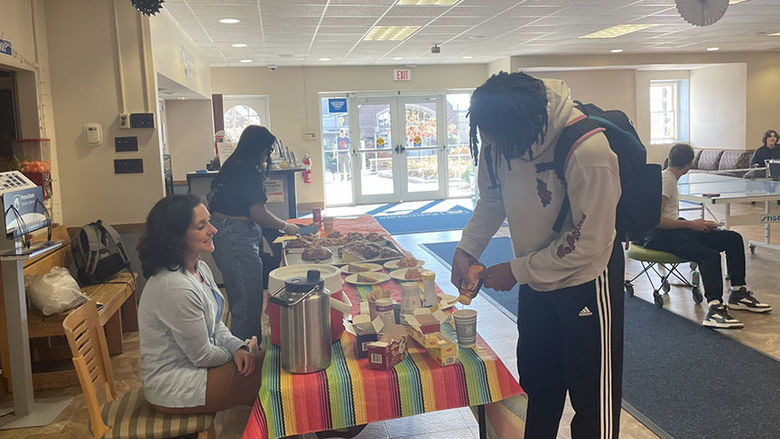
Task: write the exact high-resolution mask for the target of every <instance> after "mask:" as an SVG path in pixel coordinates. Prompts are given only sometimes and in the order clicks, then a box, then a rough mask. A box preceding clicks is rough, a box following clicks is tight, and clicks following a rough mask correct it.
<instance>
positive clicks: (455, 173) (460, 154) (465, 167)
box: [446, 92, 476, 197]
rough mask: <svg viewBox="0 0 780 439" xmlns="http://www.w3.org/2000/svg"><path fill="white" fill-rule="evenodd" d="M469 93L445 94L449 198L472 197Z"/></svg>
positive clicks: (472, 173)
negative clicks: (468, 115)
mask: <svg viewBox="0 0 780 439" xmlns="http://www.w3.org/2000/svg"><path fill="white" fill-rule="evenodd" d="M470 100H471V93H455V92H453V93H448V94H447V105H446V106H447V169H448V172H449V179H448V185H449V187H448V195H449V197H468V196H472V195H474V190H475V187H476V179H475V178H474V175H475V173H474V161H473V159H472V158H471V149H469V120H468V118H467V117H466V114H467V113H468V110H469V103H470Z"/></svg>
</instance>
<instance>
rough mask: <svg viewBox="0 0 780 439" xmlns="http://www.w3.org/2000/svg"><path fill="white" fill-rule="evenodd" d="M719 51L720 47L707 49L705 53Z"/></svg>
mask: <svg viewBox="0 0 780 439" xmlns="http://www.w3.org/2000/svg"><path fill="white" fill-rule="evenodd" d="M718 50H720V47H708V48H707V52H717V51H718Z"/></svg>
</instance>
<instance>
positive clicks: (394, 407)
mask: <svg viewBox="0 0 780 439" xmlns="http://www.w3.org/2000/svg"><path fill="white" fill-rule="evenodd" d="M342 221H343V220H341V221H337V223H336V224H337V230H338V229H342V230H350V231H352V230H356V229H357V230H359V231H362V232H368V231H382V229H381V227H379V225H378V224H377V223H376V222H375V220H374V219H373V218H371V217H369V216H361V217H358V218H356V219H354V220H352V221H350V222H356V223H357V224H352V225H348V224H344V223H343V222H342ZM340 223H341V224H340ZM338 225H343V226H346V227H344V228H342V227H338ZM370 288H371V287H359V288H355V287H354V286H352V285H350V284H344V292H345V293H346V294H347V295H348V296H349V298H350V300H351V301H352V303H353V305H354V308H353V312H354V311H356V309H357V307H358V304H359V302H360V301H361V300H363V298H364V297H365V295H366V294H367V293H368V292H369V291H370ZM382 288H385V289H388V290H391V292H392V294H391V297H394V298H395V299H396V300H398V298H399V296H400V286H398V285H397V283H396V282H394V281H390V282H386V283H384V284H382ZM437 289H438V287H437ZM439 292H440V291H439ZM442 332H443V333H444V334H445V335H447V336H449V337H450V338H451V339H455V334H454V329H453V328H452V326H450V325H449V324H444V325H442ZM408 346H409V355H408V356H407V357H406V359H405V360H404V361H402V362H401V363H399V364H397V365H396V366H395V367H394V368H393V369H391V370H387V371H378V370H372V369H369V368H368V367H367V360H366V359H365V358H363V359H357V358H356V354H355V338H354V336H352V335H350V334H347V333H345V334H344V335H343V336H342V337H341V340H339V341H338V342H336V343H334V344H333V351H332V359H331V365H330V367H328V368H327V369H325V370H323V371H319V372H315V373H310V374H290V373H287V372H286V371H284V370H283V369H282V368H281V362H280V349H279V348H278V347H276V346H273V345H271V347H270V348H269V350H268V352H267V353H266V356H265V362H264V363H263V371H262V374H263V383H262V387H261V388H260V392H259V397H258V400H257V401H256V402H255V405H254V408H253V409H252V413H251V415H250V417H249V421H248V423H247V426H246V428H245V430H244V435H243V437H244V438H246V439H250V438H251V439H266V438H269V439H276V438H280V437H284V436H290V435H294V434H303V433H309V432H315V431H323V430H330V429H337V428H345V427H350V426H353V425H361V424H366V423H370V422H377V421H382V420H386V419H394V418H400V417H404V416H412V415H417V414H421V413H426V412H432V411H436V410H444V409H451V408H457V407H466V406H477V405H486V404H491V403H496V402H499V401H502V400H506V399H507V398H510V397H516V398H512V399H510V400H509V401H511V402H512V404H507V401H505V402H504V404H501V405H495V407H491V406H488V407H487V416H488V420H489V421H491V420H494V421H495V423H496V424H504V425H503V426H501V425H491V426H490V428H500V429H501V430H505V429H506V428H508V427H509V428H512V427H513V425H512V424H516V422H515V421H516V420H513V419H512V417H513V416H514V415H512V416H507V413H510V414H512V413H515V412H524V409H522V407H524V395H522V389H521V388H520V386H519V385H518V383H517V381H515V379H514V378H513V377H512V375H511V373H510V372H509V371H508V370H507V368H506V366H504V364H503V363H502V362H501V360H500V359H499V358H498V356H497V355H496V354H495V353H494V352H493V351H492V350H491V349H490V347H489V346H488V345H487V344H486V343H485V342H484V341H483V340H482V339H481V338H478V340H477V345H476V347H475V348H473V349H459V352H458V360H459V361H458V363H456V364H455V365H452V366H447V367H442V366H439V365H438V363H436V362H434V361H433V360H432V359H431V358H430V357H429V356H428V354H427V353H426V352H425V350H424V349H423V348H421V347H420V346H418V345H417V344H416V343H415V342H414V341H410V342H409V344H408ZM518 396H519V397H518ZM518 405H519V406H521V409H520V410H515V409H513V408H511V407H517V406H518ZM507 407H510V408H509V409H507ZM516 414H518V415H519V416H520V417H521V418H522V417H523V415H524V413H516ZM520 428H522V425H520ZM515 431H517V430H515ZM521 434H522V433H521ZM516 437H520V436H516Z"/></svg>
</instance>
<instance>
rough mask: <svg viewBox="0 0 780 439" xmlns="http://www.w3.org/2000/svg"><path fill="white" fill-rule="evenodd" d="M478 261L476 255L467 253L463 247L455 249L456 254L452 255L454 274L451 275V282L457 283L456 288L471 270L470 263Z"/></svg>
mask: <svg viewBox="0 0 780 439" xmlns="http://www.w3.org/2000/svg"><path fill="white" fill-rule="evenodd" d="M474 261H476V259H475V258H474V256H471V255H470V254H468V253H466V251H465V250H463V249H461V248H456V249H455V254H454V255H453V256H452V274H451V275H450V282H452V284H453V285H455V287H456V288H459V287H460V283H461V281H462V280H463V278H464V277H466V274H467V273H468V272H469V265H471V263H472V262H474Z"/></svg>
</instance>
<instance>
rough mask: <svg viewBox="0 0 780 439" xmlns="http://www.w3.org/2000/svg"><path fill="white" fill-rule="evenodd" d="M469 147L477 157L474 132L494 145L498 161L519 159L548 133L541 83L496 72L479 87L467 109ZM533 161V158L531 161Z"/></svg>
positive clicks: (545, 99)
mask: <svg viewBox="0 0 780 439" xmlns="http://www.w3.org/2000/svg"><path fill="white" fill-rule="evenodd" d="M468 117H469V128H470V129H469V146H470V147H471V155H472V157H473V158H474V164H475V165H476V164H477V158H478V156H479V146H478V145H479V136H478V133H477V129H479V130H480V131H482V132H483V133H485V134H488V135H490V136H491V137H492V138H493V139H494V140H495V142H496V145H495V148H496V149H497V152H498V154H496V155H497V156H498V157H499V159H500V158H501V157H503V158H505V159H506V160H507V162H508V161H509V160H510V159H514V158H519V157H521V156H522V155H524V154H526V153H529V151H530V150H531V146H533V144H534V143H536V142H537V141H538V142H544V136H545V134H546V133H547V93H546V90H545V88H544V83H543V82H542V80H541V79H537V78H534V77H533V76H530V75H528V74H526V73H522V72H517V73H506V72H499V73H497V74H495V75H493V76H491V77H490V78H489V79H488V80H487V81H485V83H484V84H482V85H480V86H479V87H478V88H477V89H476V90H474V93H473V94H472V95H471V104H470V105H469V113H468ZM531 158H532V157H531Z"/></svg>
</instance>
